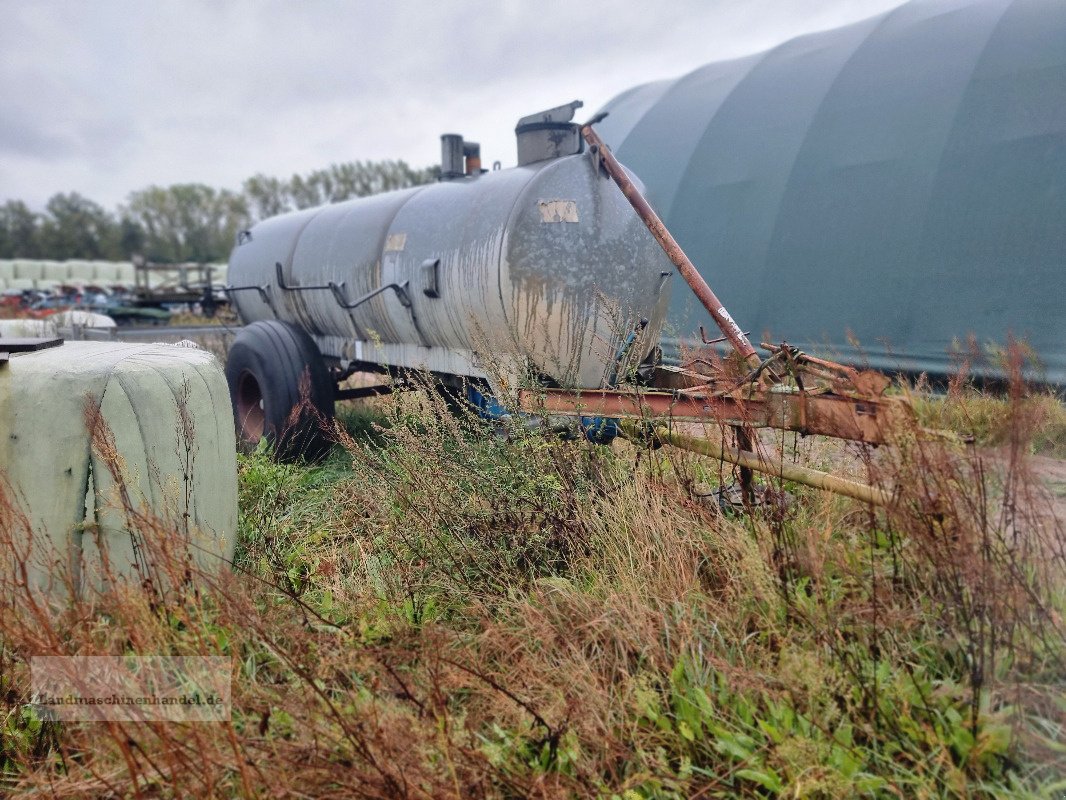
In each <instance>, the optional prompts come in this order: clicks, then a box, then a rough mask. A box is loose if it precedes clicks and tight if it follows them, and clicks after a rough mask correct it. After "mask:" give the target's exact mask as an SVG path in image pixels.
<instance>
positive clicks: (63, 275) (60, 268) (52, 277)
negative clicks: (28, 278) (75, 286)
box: [41, 261, 70, 283]
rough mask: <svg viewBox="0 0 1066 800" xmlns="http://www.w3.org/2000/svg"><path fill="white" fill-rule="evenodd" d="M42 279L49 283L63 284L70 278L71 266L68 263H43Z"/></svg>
mask: <svg viewBox="0 0 1066 800" xmlns="http://www.w3.org/2000/svg"><path fill="white" fill-rule="evenodd" d="M41 277H42V278H43V279H44V280H47V281H54V282H56V283H62V282H64V281H66V280H67V279H68V278H69V277H70V265H69V264H68V263H67V262H66V261H42V262H41Z"/></svg>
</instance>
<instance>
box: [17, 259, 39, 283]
mask: <svg viewBox="0 0 1066 800" xmlns="http://www.w3.org/2000/svg"><path fill="white" fill-rule="evenodd" d="M13 265H14V270H15V278H16V279H18V280H23V281H38V280H41V279H42V278H43V277H44V264H43V263H42V262H40V261H27V260H25V259H15V261H14V262H13Z"/></svg>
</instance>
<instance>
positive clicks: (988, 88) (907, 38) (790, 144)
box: [598, 0, 1066, 386]
mask: <svg viewBox="0 0 1066 800" xmlns="http://www.w3.org/2000/svg"><path fill="white" fill-rule="evenodd" d="M605 110H607V111H608V112H609V116H608V117H607V118H606V119H605V120H604V121H603V122H602V123H601V124H600V125H599V126H598V129H599V132H600V135H601V136H602V137H603V139H604V140H605V141H606V142H607V143H608V144H609V145H611V146H612V148H613V149H614V152H615V154H616V155H617V156H618V158H619V159H620V160H621V161H623V162H624V163H625V164H626V165H627V166H628V167H629V168H630V169H632V170H633V171H634V172H636V173H637V174H638V175H640V176H641V177H642V178H643V180H644V181H645V183H646V184H647V193H648V198H649V200H650V201H651V202H652V203H653V204H654V205H655V207H656V209H657V210H658V211H659V213H660V215H661V216H662V217H663V219H664V221H665V222H666V224H667V226H668V227H669V228H670V230H671V231H672V232H673V234H674V236H675V237H676V238H677V239H678V241H679V242H680V243H681V245H682V247H684V249H685V251H686V252H687V253H688V254H689V256H690V257H691V258H692V260H693V261H694V262H695V263H696V265H697V266H698V267H699V268H700V270H701V272H702V274H703V275H704V277H705V278H706V280H707V281H708V283H709V284H710V285H711V286H712V287H714V288H715V290H716V291H717V292H718V294H719V295H720V297H721V298H722V301H723V302H724V303H725V305H726V306H727V307H728V308H729V310H730V311H731V312H732V314H733V315H734V316H735V317H736V319H737V321H738V322H739V323H740V324H741V325H742V326H743V327H744V328H745V329H746V330H750V331H751V333H752V335H753V336H760V337H761V336H763V335H764V334H767V333H768V335H769V336H771V337H773V338H775V339H777V340H780V339H782V338H786V339H787V340H788V341H789V342H790V343H792V344H797V345H800V346H802V347H804V348H805V349H809V350H814V351H820V352H822V353H823V354H826V355H829V356H830V357H836V358H839V359H842V360H848V361H851V362H862V361H864V360H868V362H869V363H870V364H871V365H872V366H874V367H876V368H878V369H884V370H895V369H899V368H902V369H904V370H907V371H912V372H918V371H929V372H931V373H938V374H944V373H946V372H948V371H950V369H951V368H952V361H951V358H950V356H949V353H950V352H951V351H952V350H953V349H955V348H957V347H959V346H960V345H961V347H962V349H965V347H966V337H967V336H968V335H970V334H973V335H974V336H975V337H976V339H977V342H978V343H979V344H980V345H982V346H983V345H985V344H986V343H989V342H998V343H1000V344H1002V343H1004V342H1005V340H1006V338H1007V336H1008V334H1013V335H1014V336H1017V337H1024V338H1026V339H1027V340H1028V342H1029V343H1030V344H1031V345H1032V347H1033V349H1034V350H1035V351H1036V353H1037V355H1038V356H1039V358H1040V360H1041V361H1042V362H1043V365H1044V367H1045V368H1046V373H1045V374H1044V376H1043V377H1044V378H1046V379H1047V380H1048V381H1049V382H1050V383H1053V384H1057V385H1059V386H1064V385H1066V313H1064V311H1063V299H1064V293H1063V285H1064V280H1066V274H1064V271H1066V256H1064V254H1066V3H1063V2H1062V0H913V1H912V2H909V3H906V4H903V5H901V6H900V7H898V8H896V9H894V10H891V11H889V12H887V13H884V14H880V15H878V16H875V17H872V18H870V19H867V20H864V21H860V22H858V23H856V24H853V25H849V26H847V27H842V28H839V29H836V30H831V31H826V32H823V33H816V34H812V35H809V36H803V37H800V38H797V39H793V40H791V41H788V42H785V43H784V44H781V45H780V46H778V47H775V48H774V49H772V50H769V51H767V52H765V53H758V54H755V55H751V56H747V57H744V58H738V59H733V60H729V61H721V62H716V63H711V64H708V65H706V66H704V67H701V68H700V69H697V70H695V71H694V72H692V73H690V74H688V75H685V76H683V77H681V78H678V79H677V80H672V81H660V82H657V83H650V84H646V85H644V86H639V87H636V88H634V89H631V90H629V91H627V92H625V93H623V94H621V95H619V96H618V97H616V98H614V99H613V100H611V101H610V102H609V103H608V104H607V105H606V107H605ZM681 288H683V287H680V286H675V287H674V297H673V300H672V303H671V309H670V313H669V319H668V322H667V325H666V328H665V329H664V340H663V346H664V350H665V351H666V354H667V357H669V356H670V355H671V354H672V355H674V356H675V357H676V354H677V349H678V344H679V340H682V339H683V340H686V341H688V342H693V341H695V340H697V338H698V334H697V326H698V325H699V324H701V323H703V322H704V320H705V315H704V314H703V312H702V309H701V308H699V307H698V306H697V305H696V304H695V303H694V302H693V301H692V299H691V298H690V296H689V293H687V292H683V291H680V289H681ZM854 340H857V341H858V346H857V347H856V346H855V344H854ZM1038 377H1039V375H1038Z"/></svg>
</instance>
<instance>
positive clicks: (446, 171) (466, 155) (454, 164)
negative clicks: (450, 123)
mask: <svg viewBox="0 0 1066 800" xmlns="http://www.w3.org/2000/svg"><path fill="white" fill-rule="evenodd" d="M482 172H485V170H483V169H482V168H481V145H480V144H478V143H477V142H467V141H464V140H463V137H462V135H460V134H458V133H445V134H442V135H441V137H440V179H441V180H442V181H453V180H455V179H456V178H464V177H467V176H469V175H480V174H481V173H482Z"/></svg>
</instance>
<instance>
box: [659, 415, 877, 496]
mask: <svg viewBox="0 0 1066 800" xmlns="http://www.w3.org/2000/svg"><path fill="white" fill-rule="evenodd" d="M654 435H655V437H656V438H657V439H658V440H659V441H661V442H663V443H664V444H669V445H673V446H674V447H680V448H681V449H683V450H691V451H692V452H694V453H700V454H702V455H706V456H710V457H711V458H717V459H721V460H722V461H728V462H729V463H730V464H736V465H737V466H739V467H741V468H742V469H751V470H755V471H757V472H762V473H764V474H767V475H773V476H775V477H777V478H782V479H783V480H786V481H792V482H793V483H800V484H803V485H804V486H812V487H814V488H815V489H824V490H825V491H828V492H833V493H835V494H840V495H844V496H845V497H851V498H854V499H855V500H860V501H862V502H863V503H870V504H871V505H875V506H887V505H888V504H889V503H890V502H891V501H892V495H891V494H890V493H889V492H886V491H885V490H884V489H878V488H877V487H876V486H869V485H867V484H865V483H859V482H858V481H852V480H848V479H847V478H838V477H837V476H836V475H830V474H829V473H828V472H819V471H818V470H816V469H810V468H808V467H801V466H799V465H798V464H786V463H779V462H775V461H772V460H770V459H768V458H764V457H763V456H761V455H759V454H758V453H752V452H749V451H747V450H738V449H736V448H735V447H726V446H724V445H723V444H721V443H720V442H716V441H714V440H713V439H697V438H695V437H693V436H683V435H681V434H679V433H674V432H672V431H669V430H667V429H666V428H665V427H657V428H656V429H655V432H654Z"/></svg>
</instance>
